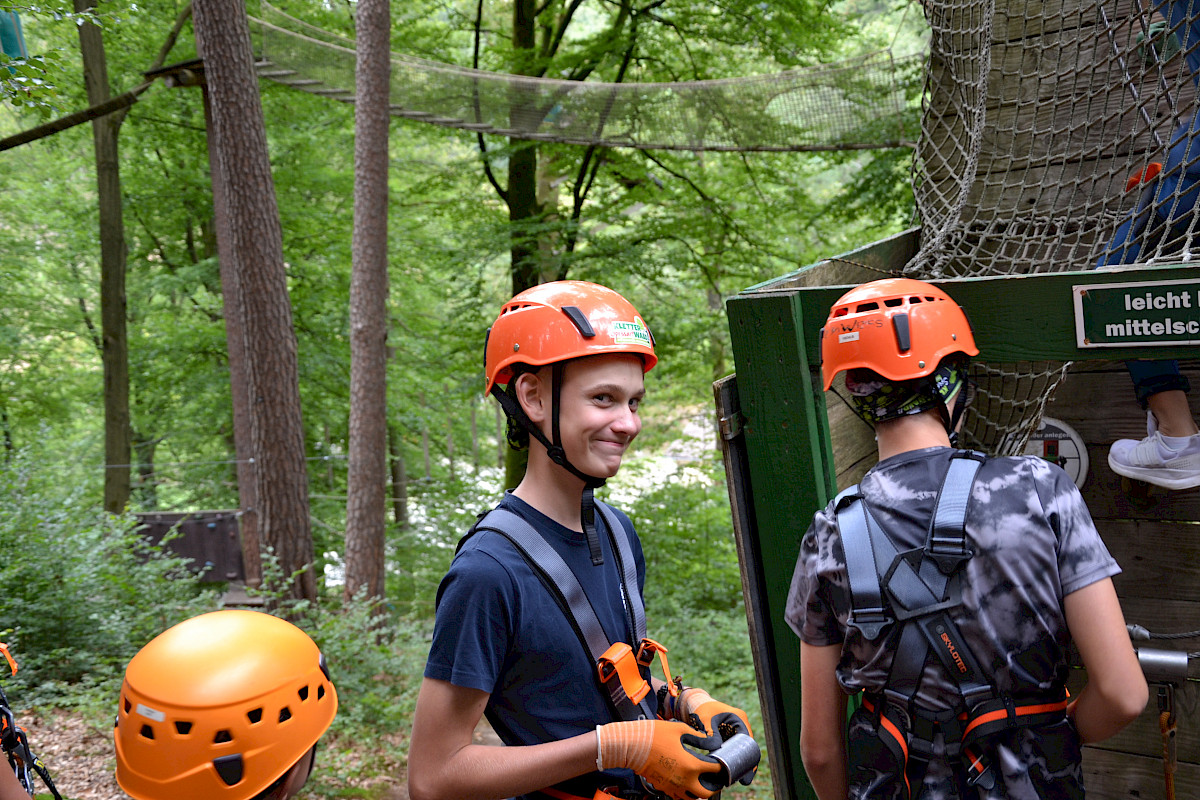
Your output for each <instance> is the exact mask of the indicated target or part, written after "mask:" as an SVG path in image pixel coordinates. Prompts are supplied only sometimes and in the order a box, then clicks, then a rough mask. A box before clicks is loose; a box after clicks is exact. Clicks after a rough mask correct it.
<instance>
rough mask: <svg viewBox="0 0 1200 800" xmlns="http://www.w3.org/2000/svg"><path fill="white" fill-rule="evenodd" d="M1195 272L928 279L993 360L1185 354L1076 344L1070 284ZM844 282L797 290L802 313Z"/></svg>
mask: <svg viewBox="0 0 1200 800" xmlns="http://www.w3.org/2000/svg"><path fill="white" fill-rule="evenodd" d="M1195 279H1200V266H1195V265H1180V266H1165V265H1164V266H1155V267H1129V268H1122V269H1112V270H1089V271H1085V272H1058V273H1054V274H1042V275H1004V276H998V277H982V278H956V279H953V280H946V281H933V283H935V284H936V285H938V286H941V287H942V288H943V289H945V290H946V292H947V293H949V294H950V296H951V297H953V298H954V299H955V300H956V301H957V302H958V303H959V305H961V306H962V307H963V308H964V309H966V311H967V315H968V316H969V317H970V319H971V326H972V328H973V329H974V332H975V341H976V344H977V345H978V346H979V349H980V358H981V359H983V360H985V361H990V362H992V363H1009V362H1021V361H1075V360H1092V359H1097V360H1112V359H1116V358H1188V357H1194V356H1195V354H1196V348H1195V347H1194V346H1163V347H1123V348H1087V349H1080V348H1078V347H1076V346H1075V318H1074V312H1073V300H1072V294H1071V288H1072V287H1073V286H1075V285H1089V284H1097V283H1123V282H1143V281H1154V280H1180V281H1183V280H1195ZM849 288H850V287H847V286H829V287H823V288H819V289H816V288H814V289H797V290H795V291H796V292H797V293H798V294H799V301H800V304H801V307H802V312H803V315H804V318H805V319H809V320H816V319H820V320H822V321H823V320H824V319H825V316H826V315H827V314H828V309H829V307H830V306H831V305H832V304H833V302H834V301H835V300H837V298H839V297H841V296H842V295H843V294H845V292H846V291H847V290H848V289H849ZM812 324H814V325H815V327H814V328H813V329H812V330H811V331H810V333H809V337H810V338H809V339H808V340H807V343H808V347H809V348H810V350H809V353H808V357H809V361H810V362H811V363H814V364H815V363H818V358H819V354H818V353H817V342H816V336H815V333H816V331H817V329H819V327H820V324H821V323H820V322H817V323H812Z"/></svg>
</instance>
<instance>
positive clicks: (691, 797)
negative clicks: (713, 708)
mask: <svg viewBox="0 0 1200 800" xmlns="http://www.w3.org/2000/svg"><path fill="white" fill-rule="evenodd" d="M685 744H686V745H691V746H693V747H696V748H698V749H700V750H703V751H706V752H711V751H712V750H715V749H716V748H718V747H719V746H720V744H721V742H720V740H719V739H716V738H704V737H700V736H697V735H696V731H695V730H694V729H693V728H690V727H688V726H687V725H685V724H683V723H682V722H675V721H673V720H672V721H667V720H657V719H642V720H637V721H636V722H610V723H608V724H607V725H598V726H596V769H598V770H606V769H631V770H633V771H634V772H635V773H637V774H638V775H640V776H641V777H643V778H645V779H646V780H647V781H649V782H650V783H651V784H653V786H654V788H655V789H657V790H658V791H660V792H662V793H663V794H666V795H668V796H670V797H672V798H674V800H707V798H709V797H711V796H712V795H713V793H714V792H716V791H718V790H720V789H722V788H723V787H724V785H725V784H724V783H723V782H722V779H721V774H720V773H721V770H722V767H721V764H720V762H718V761H717V760H716V759H713V758H705V757H703V756H700V755H697V754H696V753H694V752H693V751H691V750H689V749H688V748H686V747H684V745H685Z"/></svg>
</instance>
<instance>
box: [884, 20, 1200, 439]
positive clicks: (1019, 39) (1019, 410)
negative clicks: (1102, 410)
mask: <svg viewBox="0 0 1200 800" xmlns="http://www.w3.org/2000/svg"><path fill="white" fill-rule="evenodd" d="M1188 5H1189V3H1187V2H1167V1H1166V0H1102V1H1101V2H1097V0H1060V1H1059V2H1044V3H1043V2H1028V3H1026V2H1018V0H937V1H936V2H930V3H927V4H926V12H927V13H926V16H927V20H928V22H929V25H930V29H931V33H932V35H931V43H930V58H929V63H928V67H927V70H926V78H925V80H926V85H925V92H924V97H923V108H922V125H921V135H920V137H919V138H918V144H917V149H916V154H915V158H914V167H913V189H914V193H915V195H916V201H917V209H918V214H919V217H920V222H921V248H920V252H919V253H918V255H917V256H916V258H914V259H913V260H912V261H911V262H910V263H909V264H908V265H907V267H906V273H908V274H910V275H912V276H914V277H926V278H941V277H955V276H970V275H997V274H1027V273H1042V272H1057V271H1064V270H1083V269H1090V268H1092V267H1094V266H1097V265H1101V266H1106V265H1116V264H1128V263H1153V262H1178V261H1187V260H1189V259H1190V258H1191V257H1192V252H1193V250H1195V247H1196V246H1195V237H1196V233H1197V221H1198V217H1197V215H1195V214H1193V213H1191V212H1192V209H1193V207H1194V206H1195V204H1196V189H1195V180H1196V179H1195V178H1191V177H1190V173H1191V172H1192V171H1193V169H1194V167H1195V161H1196V159H1198V158H1200V144H1198V145H1197V147H1196V148H1194V152H1191V151H1192V150H1193V148H1191V147H1190V145H1191V133H1190V132H1191V131H1192V130H1195V129H1196V128H1197V124H1196V122H1195V121H1194V120H1193V113H1194V111H1195V99H1196V98H1195V95H1196V83H1195V80H1196V77H1197V75H1200V33H1197V32H1194V31H1193V30H1192V26H1191V25H1190V24H1189V22H1188V20H1187V19H1186V15H1187V6H1188ZM1198 10H1200V9H1198ZM1198 25H1200V23H1198ZM1198 30H1200V28H1198ZM1159 165H1160V166H1161V173H1157V177H1154V175H1155V174H1156V171H1157V170H1159V169H1160V166H1159ZM1068 366H1069V365H1065V364H1022V365H985V366H983V367H981V370H982V372H981V374H980V375H979V376H977V379H978V380H979V383H980V387H981V389H982V391H981V393H980V397H979V400H980V401H981V402H980V405H979V407H978V409H977V410H978V412H979V413H978V414H977V415H975V417H974V418H973V419H969V420H968V427H969V429H970V433H971V435H972V437H973V438H974V439H975V440H976V443H977V444H980V445H983V446H985V447H986V448H988V449H1000V450H1006V451H1013V450H1020V449H1021V448H1023V446H1024V443H1025V441H1026V439H1027V438H1028V435H1029V433H1030V432H1031V431H1032V430H1033V429H1034V427H1035V426H1036V424H1037V421H1038V420H1039V419H1040V417H1041V414H1042V411H1043V410H1044V406H1045V403H1046V401H1047V400H1048V399H1049V396H1050V393H1051V392H1052V391H1053V389H1054V387H1055V385H1056V384H1057V383H1058V381H1059V380H1060V379H1061V378H1062V377H1063V376H1064V375H1065V373H1066V369H1067V367H1068Z"/></svg>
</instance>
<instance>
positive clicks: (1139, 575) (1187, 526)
mask: <svg viewBox="0 0 1200 800" xmlns="http://www.w3.org/2000/svg"><path fill="white" fill-rule="evenodd" d="M1097 527H1098V528H1102V529H1101V530H1100V533H1101V535H1102V536H1103V537H1104V543H1105V544H1106V545H1108V551H1109V552H1110V553H1112V556H1113V558H1115V559H1116V560H1117V563H1118V564H1120V565H1121V569H1122V570H1123V572H1122V573H1121V574H1120V575H1118V576H1117V577H1116V578H1114V579H1113V583H1114V584H1115V585H1116V587H1117V593H1118V594H1119V595H1120V596H1121V597H1145V598H1155V597H1158V598H1163V597H1170V598H1171V599H1173V600H1187V601H1189V602H1200V528H1197V526H1196V524H1194V523H1182V522H1175V523H1170V522H1159V521H1157V520H1145V521H1142V520H1132V521H1127V520H1105V521H1104V522H1103V525H1102V526H1101V525H1098V526H1097ZM1197 623H1198V624H1196V625H1194V626H1193V627H1194V628H1200V620H1197Z"/></svg>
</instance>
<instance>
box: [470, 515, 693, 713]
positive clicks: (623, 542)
mask: <svg viewBox="0 0 1200 800" xmlns="http://www.w3.org/2000/svg"><path fill="white" fill-rule="evenodd" d="M596 510H597V511H599V512H600V515H601V517H603V519H604V522H605V524H606V525H607V527H608V538H609V541H610V542H611V544H612V547H613V552H614V553H616V557H617V558H616V560H617V568H618V570H619V571H620V573H621V602H622V604H623V606H624V608H625V614H626V620H625V621H626V626H627V628H628V630H627V633H628V635H629V636H630V637H631V641H633V642H636V643H637V647H638V649H637V651H636V652H635V651H634V650H633V649H632V648H631V647H630V646H629V645H628V644H626V643H624V642H619V641H618V642H610V641H609V638H608V635H607V634H605V632H604V628H603V626H602V625H601V624H600V619H599V617H597V616H596V611H595V609H594V608H593V607H592V603H591V601H590V600H589V599H588V597H587V593H586V592H584V590H583V586H581V585H580V583H579V580H578V579H577V578H576V577H575V573H574V572H572V571H571V568H570V567H569V566H568V565H567V563H566V562H565V561H563V559H562V557H561V556H560V555H559V554H558V552H557V551H556V550H555V549H554V548H553V547H552V546H551V545H550V543H549V542H547V541H546V540H545V538H543V537H542V535H541V534H539V533H538V532H537V531H536V530H535V529H534V528H533V526H532V525H530V524H529V523H528V522H527V521H526V520H525V519H523V518H522V517H520V516H519V515H517V514H514V513H513V512H511V511H509V510H507V509H503V508H497V509H493V510H492V511H490V512H488V513H487V514H486V515H485V516H484V517H483V518H482V519H480V521H479V522H478V523H476V525H475V526H474V527H473V528H472V529H471V531H470V532H469V533H468V534H467V536H471V535H472V534H474V533H475V532H477V531H481V530H488V531H493V532H495V533H498V534H500V535H501V536H503V537H504V538H506V539H508V541H510V542H511V543H512V544H513V546H514V547H516V548H517V552H519V553H520V554H521V555H522V556H523V557H524V558H525V560H526V561H527V562H528V563H529V565H530V566H531V567H533V570H534V572H536V573H537V575H538V577H539V578H541V580H542V583H543V584H544V585H545V586H546V588H547V589H548V590H549V591H550V594H551V596H552V597H554V598H555V600H556V601H557V602H558V605H559V606H560V607H561V608H562V611H563V615H564V616H565V617H566V618H567V620H568V621H569V622H570V623H571V627H572V628H574V630H575V633H576V635H577V636H578V637H579V642H580V644H581V645H583V648H584V650H585V651H586V652H587V653H588V655H589V657H590V658H591V663H593V664H595V665H596V677H597V682H598V684H599V686H600V687H601V688H602V689H603V690H604V691H603V694H604V696H605V697H606V698H607V700H608V701H609V704H610V706H611V708H612V710H613V712H614V717H615V718H616V719H617V720H618V721H630V720H638V719H654V710H653V709H652V708H651V706H650V704H649V701H648V700H647V699H646V698H647V696H648V695H649V694H650V683H649V681H648V680H647V679H646V675H645V674H643V673H644V671H645V670H647V669H648V668H649V666H650V664H651V663H652V662H653V660H654V656H655V654H657V655H658V656H659V659H660V660H661V662H662V665H663V671H664V672H665V673H666V674H667V681H668V682H670V672H669V670H668V667H667V660H666V652H667V650H666V648H665V647H663V646H662V645H660V644H658V643H657V642H655V641H653V640H652V639H647V638H646V609H645V607H644V606H643V604H642V595H641V592H640V591H639V590H638V585H637V568H636V566H635V563H634V559H633V549H632V548H631V547H630V545H629V537H628V536H626V535H624V530H625V529H624V526H622V525H621V522H620V520H619V519H618V518H617V516H616V513H615V512H613V510H612V508H611V507H609V506H608V505H607V504H605V503H602V502H600V501H599V500H597V501H596ZM618 531H620V534H618ZM465 540H466V537H464V541H465ZM459 547H460V548H461V547H462V544H461V543H460V544H459Z"/></svg>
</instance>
